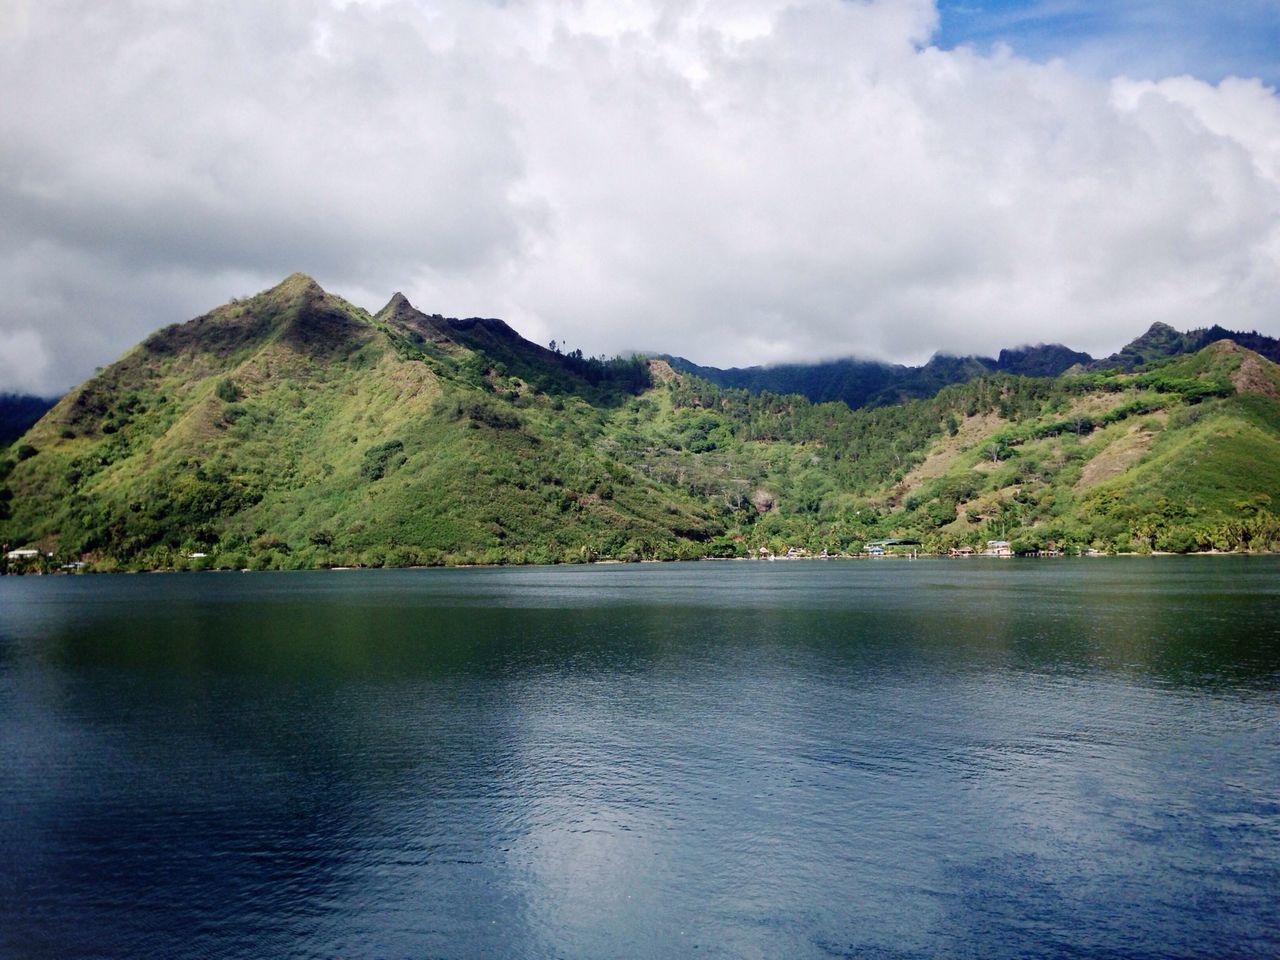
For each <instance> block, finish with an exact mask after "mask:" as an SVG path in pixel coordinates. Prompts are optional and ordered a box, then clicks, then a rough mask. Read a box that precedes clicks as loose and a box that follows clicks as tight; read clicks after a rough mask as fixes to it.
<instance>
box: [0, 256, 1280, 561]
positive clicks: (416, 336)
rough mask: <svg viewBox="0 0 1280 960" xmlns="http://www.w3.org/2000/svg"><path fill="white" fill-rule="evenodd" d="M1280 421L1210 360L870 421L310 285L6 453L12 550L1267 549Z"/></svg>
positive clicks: (285, 554) (1220, 362)
mask: <svg viewBox="0 0 1280 960" xmlns="http://www.w3.org/2000/svg"><path fill="white" fill-rule="evenodd" d="M1076 369H1077V370H1080V369H1082V368H1079V367H1077V368H1076ZM1277 398H1280V371H1278V369H1277V367H1276V366H1275V365H1274V364H1272V363H1270V362H1269V361H1267V360H1265V359H1263V358H1261V357H1259V356H1257V355H1256V354H1253V353H1251V352H1249V351H1247V350H1244V349H1242V348H1240V347H1238V346H1236V345H1235V344H1234V343H1231V342H1229V341H1221V342H1218V343H1215V344H1213V345H1211V346H1209V347H1208V348H1206V349H1204V350H1202V351H1201V352H1199V353H1196V354H1191V355H1185V356H1180V357H1175V358H1174V359H1173V360H1171V361H1166V362H1164V363H1163V364H1158V365H1148V366H1147V367H1144V368H1142V369H1141V370H1140V371H1139V372H1135V373H1129V372H1123V371H1120V370H1102V371H1089V372H1082V373H1079V374H1078V375H1075V376H1061V377H1057V378H1026V377H1018V376H1012V375H1009V374H1003V373H991V374H986V375H983V376H979V377H976V378H975V379H973V380H971V381H970V382H968V383H964V384H958V385H953V386H949V387H946V388H945V389H942V390H941V391H940V392H938V393H936V395H934V396H932V397H929V398H926V399H920V400H914V401H911V402H909V403H904V404H898V405H892V406H884V407H879V408H876V409H863V410H856V411H855V410H850V409H849V408H848V407H847V406H846V405H845V404H843V403H839V402H833V403H820V404H815V403H811V402H809V401H807V400H805V399H803V398H801V397H798V396H778V395H774V394H768V393H749V392H747V391H745V390H739V389H727V388H723V387H718V386H715V385H713V384H711V383H709V382H707V381H705V380H701V379H698V378H696V377H694V376H691V375H688V374H681V373H677V372H676V371H675V370H673V369H672V367H671V366H669V365H668V364H667V363H666V362H664V361H659V360H655V361H650V362H646V361H642V360H638V359H615V360H611V361H606V360H602V359H592V358H585V357H582V356H581V355H580V354H573V355H563V354H560V353H558V352H555V351H551V350H547V349H544V348H542V347H538V346H536V345H534V344H531V343H529V342H528V341H525V340H523V339H522V338H521V337H520V336H519V335H518V334H516V333H515V332H514V331H513V330H511V329H510V328H509V327H507V326H506V325H505V324H503V323H502V322H501V321H498V320H484V319H470V320H452V319H447V318H444V317H440V316H430V315H426V314H423V313H420V312H419V311H417V310H415V309H414V308H413V307H412V306H411V305H410V304H409V303H408V301H407V300H405V299H404V298H403V297H401V296H399V295H397V296H396V297H394V298H392V300H391V302H390V303H388V304H387V306H386V307H385V308H383V309H382V310H381V311H379V312H378V313H377V314H373V315H371V314H369V313H368V312H366V311H364V310H362V309H360V308H357V307H354V306H352V305H351V304H348V303H346V302H345V301H343V300H341V299H339V298H337V297H334V296H332V295H330V294H327V293H325V292H324V291H323V290H321V289H320V287H319V286H317V285H316V284H315V283H314V281H312V280H310V279H309V278H306V277H303V276H301V275H294V276H292V277H290V278H288V279H287V280H285V281H284V282H283V283H282V284H280V285H279V286H277V287H275V288H273V289H272V290H269V291H266V292H264V293H262V294H259V295H258V296H255V297H252V298H249V299H246V300H244V301H241V302H234V303H231V304H228V305H226V306H224V307H220V308H218V309H216V310H214V311H212V312H211V313H209V314H207V315H205V316H203V317H199V318H197V319H195V320H192V321H190V322H188V323H185V324H181V325H175V326H172V327H168V328H166V329H164V330H161V331H159V332H158V333H156V334H155V335H153V336H152V337H150V338H148V339H147V340H146V341H145V342H144V343H142V344H140V345H139V346H138V347H136V348H135V349H134V350H132V351H130V352H129V353H128V354H126V355H125V356H124V357H123V358H121V359H120V360H119V361H118V362H116V363H115V364H113V365H112V366H110V367H108V368H106V369H105V370H103V371H102V372H101V373H100V374H99V375H98V376H96V377H94V378H93V379H91V380H90V381H88V382H87V383H85V384H84V385H82V386H81V387H79V388H77V389H76V390H73V391H72V392H71V393H70V394H68V395H67V396H66V397H64V398H63V399H62V400H61V401H60V402H59V403H58V404H57V406H55V407H54V408H53V409H52V410H51V411H49V413H48V414H47V415H46V416H45V417H44V418H43V419H41V420H40V421H39V422H38V423H37V424H36V425H35V426H34V427H33V428H32V429H31V430H30V431H29V432H28V433H27V434H26V435H25V436H24V437H22V438H21V439H20V440H19V441H18V442H17V443H15V444H14V445H13V446H12V447H10V448H9V451H8V453H7V454H6V455H4V456H5V459H3V460H0V542H3V543H6V544H8V545H9V547H10V548H14V547H26V546H32V545H35V546H38V547H39V548H41V549H42V550H44V551H48V552H51V553H53V554H54V555H55V558H56V560H57V561H58V562H70V561H84V562H85V563H86V564H87V565H89V566H90V567H91V568H98V569H115V568H120V567H124V568H183V567H189V566H196V567H203V566H218V567H246V566H247V567H254V568H269V567H313V566H325V565H348V564H366V565H407V564H424V563H425V564H436V563H510V562H537V563H544V562H582V561H586V560H596V559H606V558H612V559H623V560H639V559H671V558H678V557H690V558H692V557H703V556H742V555H746V554H748V553H749V552H750V553H755V552H757V551H758V550H759V549H760V548H761V547H764V548H767V549H770V550H773V551H783V550H786V549H787V548H788V547H795V548H803V549H807V550H810V551H813V552H818V551H820V550H823V549H826V550H829V551H832V552H837V551H853V550H858V549H860V548H861V547H862V545H863V544H864V543H865V542H866V541H867V540H870V539H875V538H882V537H890V536H894V537H912V538H915V539H919V540H921V541H922V542H923V544H924V546H925V549H932V550H945V549H948V548H952V547H958V546H961V545H966V544H967V545H975V546H981V545H983V544H984V543H985V541H986V540H988V539H996V538H999V539H1010V540H1013V541H1015V546H1017V547H1018V548H1020V549H1023V550H1032V549H1038V548H1043V549H1049V548H1054V549H1061V548H1065V549H1079V548H1085V547H1093V548H1095V549H1100V550H1151V549H1156V550H1174V551H1189V550H1203V549H1246V548H1247V549H1272V548H1275V547H1276V546H1277V545H1278V544H1280V525H1278V524H1277V521H1276V518H1275V515H1274V513H1273V510H1275V509H1276V507H1275V503H1274V499H1275V498H1277V497H1280V399H1277ZM193 554H195V555H199V554H203V555H204V556H194V557H193V556H192V555H193Z"/></svg>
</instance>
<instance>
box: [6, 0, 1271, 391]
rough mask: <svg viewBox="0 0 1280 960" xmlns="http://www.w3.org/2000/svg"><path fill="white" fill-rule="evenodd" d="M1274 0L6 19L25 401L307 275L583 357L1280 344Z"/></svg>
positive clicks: (296, 9) (965, 1)
mask: <svg viewBox="0 0 1280 960" xmlns="http://www.w3.org/2000/svg"><path fill="white" fill-rule="evenodd" d="M1277 84H1280V2H1277V0H1232V2H1230V3H1223V2H1221V0H1219V2H1209V0H1110V2H1106V0H1021V2H1019V0H940V3H935V2H933V0H684V2H672V0H566V2H551V0H505V2H500V0H277V2H273V3H270V4H263V3H260V2H258V0H215V2H210V0H203V2H184V0H113V2H112V3H110V4H104V3H101V2H98V0H0V285H2V289H3V291H4V295H3V297H0V391H5V390H25V391H35V392H42V393H54V392H59V391H62V390H65V389H67V388H68V387H70V386H72V385H74V384H75V383H77V382H79V381H80V380H82V379H83V378H85V377H86V376H88V375H90V374H91V373H92V372H93V370H94V368H95V367H98V366H101V365H105V364H107V363H109V362H111V361H112V360H113V359H115V358H116V357H118V356H119V355H120V354H121V353H123V352H124V351H125V350H126V349H128V348H129V347H130V346H131V345H133V344H134V343H136V342H138V341H139V340H141V339H142V338H143V337H145V336H146V335H147V334H148V333H150V332H151V331H153V330H155V329H157V328H159V327H161V326H163V325H165V324H168V323H173V322H178V321H182V320H186V319H189V318H190V317H193V316H196V315H199V314H200V313H203V312H205V311H207V310H209V309H211V308H212V307H214V306H216V305H218V304H220V303H224V302H226V301H228V300H230V299H231V298H232V297H239V296H245V295H248V294H251V293H254V292H256V291H258V290H262V289H266V288H268V287H270V286H272V285H274V284H275V283H277V282H279V280H281V279H282V278H283V277H285V276H286V275H287V274H289V273H291V272H293V271H302V272H304V273H308V274H310V275H311V276H313V277H315V278H316V279H317V280H318V281H319V282H320V283H321V285H323V286H324V287H325V288H326V289H328V290H330V291H332V292H334V293H337V294H339V295H341V296H343V297H346V298H347V299H349V300H351V301H352V302H353V303H356V304H357V305H359V306H363V307H366V308H368V309H370V310H376V309H378V308H380V307H381V306H382V305H383V304H384V303H385V302H386V301H387V300H388V299H389V298H390V296H391V294H392V293H393V292H395V291H402V292H404V293H405V294H406V295H407V296H408V297H409V299H410V300H411V301H412V302H413V303H414V304H415V305H416V306H417V307H419V308H420V309H422V310H424V311H425V312H428V313H436V312H438V313H443V314H446V315H451V316H477V315H478V316H497V317H502V318H504V319H506V320H507V321H508V322H509V323H511V324H512V325H513V326H514V327H515V328H516V329H517V330H519V331H520V332H521V333H522V334H524V335H525V336H527V337H529V338H530V339H532V340H535V341H538V342H541V343H547V342H548V341H549V340H551V339H555V340H557V341H558V342H559V343H561V344H563V345H564V346H565V347H566V348H568V349H574V348H580V349H582V350H584V352H586V353H588V354H591V355H598V354H610V355H612V354H614V353H617V352H624V351H629V350H642V351H653V352H669V353H676V354H680V355H683V356H686V357H689V358H690V359H693V360H695V361H697V362H699V363H704V364H712V365H717V366H730V365H746V364H757V363H776V362H786V361H806V360H814V359H822V358H831V357H841V356H859V357H864V358H872V359H882V360H889V361H895V362H909V363H918V362H923V361H924V360H926V359H927V358H928V357H929V356H930V355H931V354H933V353H934V352H935V351H942V352H950V353H960V354H967V353H986V354H994V353H995V352H997V351H998V350H999V349H1000V348H1001V347H1005V346H1015V345H1020V344H1027V343H1039V342H1062V343H1065V344H1067V345H1069V346H1071V347H1073V348H1076V349H1083V350H1088V351H1090V352H1092V353H1094V354H1095V355H1105V354H1106V353H1109V352H1111V351H1113V350H1115V349H1117V348H1118V347H1119V346H1121V345H1122V344H1123V343H1125V342H1127V341H1128V340H1130V339H1132V338H1133V337H1135V336H1137V335H1138V334H1140V333H1142V332H1143V331H1144V330H1145V329H1146V328H1147V327H1148V326H1150V324H1152V323H1153V322H1156V321H1162V322H1165V323H1170V324H1172V325H1173V326H1175V327H1178V328H1179V329H1184V330H1185V329H1191V328H1194V327H1201V326H1208V325H1210V324H1213V323H1220V324H1222V325H1223V326H1226V327H1228V328H1232V329H1244V330H1253V329H1256V330H1259V331H1261V332H1263V333H1269V334H1271V335H1273V336H1280V97H1278V96H1277V93H1276V86H1277Z"/></svg>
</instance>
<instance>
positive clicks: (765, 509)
mask: <svg viewBox="0 0 1280 960" xmlns="http://www.w3.org/2000/svg"><path fill="white" fill-rule="evenodd" d="M751 505H752V506H753V507H755V508H756V512H757V513H769V512H770V511H772V510H776V509H778V498H777V497H775V496H774V495H773V494H772V493H770V492H769V491H768V490H764V489H760V490H757V491H756V492H755V493H753V494H751Z"/></svg>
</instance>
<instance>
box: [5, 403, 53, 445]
mask: <svg viewBox="0 0 1280 960" xmlns="http://www.w3.org/2000/svg"><path fill="white" fill-rule="evenodd" d="M57 402H58V401H57V400H54V399H50V398H48V397H37V396H33V395H31V394H27V393H0V449H2V448H4V447H7V446H8V445H9V444H11V443H12V442H13V441H14V440H17V439H18V438H19V437H20V436H22V435H23V434H24V433H26V432H27V430H28V429H29V428H30V427H31V425H32V424H33V423H35V422H36V421H37V420H39V419H40V418H41V417H43V416H44V415H45V412H46V411H47V410H48V409H49V408H50V407H52V406H53V405H54V404H55V403H57Z"/></svg>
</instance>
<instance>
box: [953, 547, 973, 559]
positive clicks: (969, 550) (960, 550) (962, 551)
mask: <svg viewBox="0 0 1280 960" xmlns="http://www.w3.org/2000/svg"><path fill="white" fill-rule="evenodd" d="M976 552H977V551H975V550H974V549H973V547H952V548H951V549H950V550H948V551H947V554H948V556H952V557H972V556H973V555H974V553H976Z"/></svg>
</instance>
